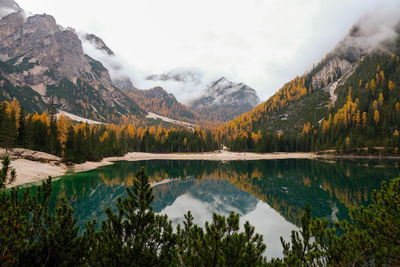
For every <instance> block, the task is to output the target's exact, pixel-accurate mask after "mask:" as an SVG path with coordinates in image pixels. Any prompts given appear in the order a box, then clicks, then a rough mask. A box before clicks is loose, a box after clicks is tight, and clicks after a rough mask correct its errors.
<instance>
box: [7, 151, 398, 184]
mask: <svg viewBox="0 0 400 267" xmlns="http://www.w3.org/2000/svg"><path fill="white" fill-rule="evenodd" d="M0 154H1V150H0ZM274 159H314V160H318V159H325V160H327V159H328V160H329V159H330V160H333V161H334V160H335V159H400V157H398V156H379V155H370V156H367V155H337V154H330V153H326V154H318V153H311V152H275V153H252V152H230V151H225V150H222V151H214V152H203V153H200V152H199V153H168V154H161V153H144V152H129V153H127V154H125V155H124V156H120V157H108V158H104V159H102V160H101V161H98V162H93V161H86V162H84V163H80V164H74V165H72V166H67V165H65V164H64V163H61V158H59V157H56V156H54V155H50V154H46V153H43V152H37V151H32V150H26V149H14V150H12V151H11V166H12V167H13V168H15V170H16V172H17V178H16V180H15V181H14V182H13V183H12V184H10V185H8V186H7V188H12V187H15V186H24V185H28V184H33V183H37V182H40V181H42V180H45V179H47V178H48V176H52V177H54V178H56V177H60V176H63V175H65V174H67V173H68V172H71V171H72V172H85V171H90V170H94V169H96V168H99V167H102V166H108V165H112V164H114V162H116V161H141V160H207V161H240V160H274Z"/></svg>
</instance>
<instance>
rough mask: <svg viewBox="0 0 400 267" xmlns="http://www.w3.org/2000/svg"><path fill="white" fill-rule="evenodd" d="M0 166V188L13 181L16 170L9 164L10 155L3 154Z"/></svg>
mask: <svg viewBox="0 0 400 267" xmlns="http://www.w3.org/2000/svg"><path fill="white" fill-rule="evenodd" d="M1 163H2V168H1V170H0V189H3V188H4V187H5V186H6V185H9V184H11V183H12V182H14V181H15V178H16V172H15V169H13V168H12V167H11V166H10V164H11V161H10V157H8V156H5V157H4V158H3V160H2V162H1Z"/></svg>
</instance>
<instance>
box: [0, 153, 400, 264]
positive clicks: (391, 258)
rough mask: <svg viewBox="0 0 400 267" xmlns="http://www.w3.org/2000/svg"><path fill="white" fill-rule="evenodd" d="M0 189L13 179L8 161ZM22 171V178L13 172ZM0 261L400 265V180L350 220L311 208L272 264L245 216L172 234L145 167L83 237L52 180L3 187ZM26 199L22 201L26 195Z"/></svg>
mask: <svg viewBox="0 0 400 267" xmlns="http://www.w3.org/2000/svg"><path fill="white" fill-rule="evenodd" d="M0 174H1V175H0V178H1V179H0V188H4V183H5V182H7V180H8V179H9V178H10V169H9V161H7V159H5V160H4V161H3V168H2V170H1V171H0ZM14 174H15V173H14ZM0 191H1V192H0V227H1V231H0V261H1V265H2V266H370V265H373V266H398V265H399V264H400V241H399V236H400V179H395V180H393V181H392V182H391V184H390V186H387V185H386V184H382V188H381V190H380V192H374V193H373V194H372V199H373V204H371V205H370V206H368V207H360V208H358V209H353V210H352V211H351V212H350V217H351V222H347V221H341V222H338V223H335V224H334V225H331V223H330V222H329V221H328V220H327V219H317V218H314V217H313V216H312V214H311V211H310V209H309V208H308V207H307V208H306V210H305V213H304V215H303V218H302V220H301V224H302V226H301V230H300V231H293V232H292V235H291V240H290V241H289V242H285V241H284V240H282V246H283V258H281V259H269V260H267V259H266V258H265V257H264V255H263V253H264V252H265V250H266V245H265V244H264V243H263V237H262V236H261V235H259V234H257V233H255V228H254V227H253V226H251V225H250V224H249V223H248V222H246V223H245V224H244V227H243V228H242V229H243V230H240V229H241V228H240V225H239V215H237V214H235V213H231V215H230V216H229V217H227V218H225V217H223V216H221V215H217V214H214V216H213V221H212V222H209V223H206V224H205V226H204V228H203V227H200V226H198V225H196V224H194V223H193V220H194V218H193V216H192V215H191V213H190V212H188V213H187V214H186V215H185V220H184V222H183V225H179V226H178V227H177V230H176V231H173V228H172V224H171V221H169V220H168V216H167V215H158V214H155V213H154V212H153V209H152V206H151V203H152V201H153V198H154V197H153V195H152V188H151V187H150V184H149V181H148V177H147V175H146V174H145V171H144V169H143V168H142V169H141V170H139V171H138V172H137V174H136V176H135V179H134V185H133V187H132V188H129V189H127V195H128V197H127V198H126V199H118V203H117V207H118V211H117V213H114V212H113V211H112V210H111V209H110V208H107V209H106V211H105V212H106V215H107V219H106V220H105V221H103V222H102V223H101V228H100V229H99V230H96V228H95V226H96V222H95V221H93V222H87V224H86V227H85V229H83V230H84V231H83V234H82V235H78V232H79V227H78V226H76V220H75V219H74V210H73V208H71V207H70V206H69V205H68V203H67V202H66V200H65V199H63V198H62V199H60V200H59V203H58V205H57V206H56V207H55V209H54V210H51V209H50V208H49V200H50V197H51V194H52V184H51V179H49V180H48V181H46V182H44V183H43V185H42V186H41V187H40V188H38V189H37V192H36V194H34V193H32V192H30V191H29V189H27V190H25V191H21V190H20V189H12V190H11V192H5V191H3V190H0ZM21 194H22V196H21Z"/></svg>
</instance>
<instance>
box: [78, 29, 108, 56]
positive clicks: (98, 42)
mask: <svg viewBox="0 0 400 267" xmlns="http://www.w3.org/2000/svg"><path fill="white" fill-rule="evenodd" d="M83 38H85V39H86V40H87V41H89V42H90V43H92V44H93V45H94V47H96V48H97V49H98V50H101V51H104V52H106V53H107V54H108V55H110V56H114V52H113V51H112V50H111V49H110V48H109V47H108V46H107V45H106V44H105V43H104V41H103V39H101V38H100V37H98V36H96V35H94V34H89V33H87V34H85V35H84V36H83Z"/></svg>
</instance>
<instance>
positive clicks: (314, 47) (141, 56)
mask: <svg viewBox="0 0 400 267" xmlns="http://www.w3.org/2000/svg"><path fill="white" fill-rule="evenodd" d="M16 1H17V2H18V4H19V5H20V6H21V7H22V8H24V9H25V10H27V11H30V12H33V13H38V14H41V13H47V14H51V15H53V16H54V17H55V18H56V20H57V23H58V24H60V25H62V26H64V27H67V26H70V27H73V28H75V29H76V30H77V31H81V32H88V33H94V34H96V35H98V36H99V37H101V38H102V39H103V40H104V41H105V42H106V44H107V45H108V46H109V47H110V48H111V49H112V50H113V51H114V52H115V53H116V54H117V56H119V57H120V58H123V60H124V62H125V63H127V64H129V65H130V67H131V70H132V72H137V73H141V74H152V73H155V74H158V73H166V72H168V71H170V70H174V69H197V70H199V71H200V72H202V73H204V74H205V77H207V79H209V80H211V79H217V78H219V77H220V76H225V77H227V78H229V79H231V80H233V81H235V82H244V83H246V84H247V85H249V86H251V87H253V88H254V89H256V90H257V92H258V94H259V96H260V98H261V100H262V101H264V100H266V98H267V97H268V96H270V95H272V94H273V93H274V92H275V91H277V90H278V89H279V88H280V87H281V86H282V85H283V84H284V83H285V82H287V81H289V80H291V79H292V78H293V77H295V76H296V75H301V74H303V73H304V72H305V71H307V70H309V69H310V68H312V65H313V64H314V63H318V61H319V60H320V59H322V58H323V57H324V56H325V54H326V53H327V52H329V51H330V50H331V49H332V48H333V47H334V46H335V44H336V43H337V42H338V41H340V40H341V39H342V38H343V36H344V35H345V34H346V33H347V32H348V30H349V29H350V28H351V26H352V24H353V23H354V22H356V21H357V20H358V19H359V18H360V17H361V16H362V15H363V14H365V13H366V12H372V11H373V10H375V9H376V8H377V7H378V4H380V5H382V4H384V3H386V4H387V3H393V2H398V1H397V0H264V1H263V0H241V1H236V0H200V1H199V0H196V1H193V0H140V1H139V0H130V1H126V0H113V1H106V0H68V1H65V0H63V1H57V0H34V1H33V0H16ZM135 75H137V74H133V73H132V76H133V77H135ZM143 89H144V88H143ZM165 89H166V90H168V91H170V92H172V93H175V94H176V97H177V98H178V100H181V101H185V100H187V99H186V98H187V97H188V96H187V95H185V94H184V93H182V91H177V89H176V88H173V86H171V88H165ZM188 91H190V89H188Z"/></svg>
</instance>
